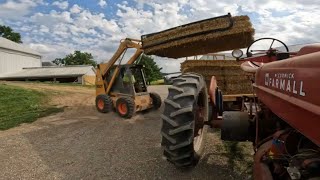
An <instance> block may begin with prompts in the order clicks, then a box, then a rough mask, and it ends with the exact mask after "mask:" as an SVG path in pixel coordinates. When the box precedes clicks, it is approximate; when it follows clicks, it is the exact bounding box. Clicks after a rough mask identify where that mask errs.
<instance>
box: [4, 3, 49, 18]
mask: <svg viewBox="0 0 320 180" xmlns="http://www.w3.org/2000/svg"><path fill="white" fill-rule="evenodd" d="M39 4H43V1H42V0H18V1H12V0H7V1H6V2H4V3H2V4H0V19H2V18H3V19H5V20H10V19H13V20H16V19H19V18H21V17H23V16H25V15H28V14H29V13H30V12H31V10H32V9H33V8H34V7H36V6H37V5H39Z"/></svg>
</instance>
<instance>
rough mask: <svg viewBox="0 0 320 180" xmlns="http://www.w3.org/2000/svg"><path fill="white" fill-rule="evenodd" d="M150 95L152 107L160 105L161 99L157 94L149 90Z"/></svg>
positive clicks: (156, 107)
mask: <svg viewBox="0 0 320 180" xmlns="http://www.w3.org/2000/svg"><path fill="white" fill-rule="evenodd" d="M150 97H151V99H152V104H153V109H154V110H156V109H159V108H160V107H161V104H162V100H161V97H160V95H159V94H157V93H154V92H151V93H150Z"/></svg>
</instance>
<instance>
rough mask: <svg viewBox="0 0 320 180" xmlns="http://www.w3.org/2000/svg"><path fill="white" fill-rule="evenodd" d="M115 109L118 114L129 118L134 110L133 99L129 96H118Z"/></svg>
mask: <svg viewBox="0 0 320 180" xmlns="http://www.w3.org/2000/svg"><path fill="white" fill-rule="evenodd" d="M116 109H117V113H118V114H119V116H121V117H124V118H128V119H129V118H131V117H132V116H133V114H134V112H135V103H134V100H133V99H132V98H129V97H120V98H119V99H118V100H117V102H116Z"/></svg>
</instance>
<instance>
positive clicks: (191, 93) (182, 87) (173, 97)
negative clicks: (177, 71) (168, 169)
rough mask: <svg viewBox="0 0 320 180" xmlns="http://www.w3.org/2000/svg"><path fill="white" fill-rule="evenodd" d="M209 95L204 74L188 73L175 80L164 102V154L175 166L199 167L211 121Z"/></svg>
mask: <svg viewBox="0 0 320 180" xmlns="http://www.w3.org/2000/svg"><path fill="white" fill-rule="evenodd" d="M208 114H209V113H208V94H207V88H206V84H205V81H204V79H203V77H202V76H201V75H198V74H193V73H187V74H183V75H181V76H180V77H178V78H176V79H174V81H173V85H172V86H171V87H169V94H168V97H167V99H165V100H164V112H163V114H162V115H161V119H162V128H161V135H162V142H161V145H162V147H163V153H164V156H165V157H166V159H167V160H168V161H169V162H171V163H173V164H174V165H175V166H176V167H182V168H184V167H192V166H194V165H196V164H197V163H198V161H199V159H200V156H201V154H202V152H203V151H202V150H203V145H204V138H205V133H206V131H207V126H205V125H204V124H205V122H206V121H208Z"/></svg>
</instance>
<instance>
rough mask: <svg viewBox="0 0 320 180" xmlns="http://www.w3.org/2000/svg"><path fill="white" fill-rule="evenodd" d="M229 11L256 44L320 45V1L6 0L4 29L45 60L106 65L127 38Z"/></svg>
mask: <svg viewBox="0 0 320 180" xmlns="http://www.w3.org/2000/svg"><path fill="white" fill-rule="evenodd" d="M228 12H230V13H231V15H233V16H237V15H248V16H249V17H250V19H251V22H252V23H253V27H254V28H255V38H256V39H257V38H262V37H273V38H277V39H280V40H281V41H283V42H285V43H286V44H287V45H294V44H305V43H313V42H320V41H319V40H320V33H319V32H318V31H319V29H320V21H319V19H320V5H319V1H318V0H219V1H216V0H175V1H172V0H162V1H159V0H127V1H120V0H69V1H64V0H56V1H55V0H0V24H2V25H6V26H10V27H11V28H13V30H14V31H16V32H19V33H20V34H21V35H22V41H23V43H24V44H25V45H27V46H29V47H30V48H32V49H34V50H36V51H38V52H39V53H41V54H42V55H43V61H52V60H54V59H55V58H62V57H64V56H65V55H67V54H70V53H72V52H73V51H75V50H80V51H85V52H89V53H91V54H92V55H93V56H94V58H95V60H97V61H98V62H102V61H106V60H108V59H109V58H110V57H111V56H112V55H113V53H114V52H115V51H116V49H117V47H118V45H119V41H120V40H121V39H124V38H126V37H130V38H136V39H139V38H140V37H141V35H143V34H148V33H153V32H158V31H161V30H165V29H168V28H171V27H175V26H178V25H182V24H185V23H190V22H194V21H197V20H202V19H207V18H212V17H216V16H221V15H225V14H227V13H228ZM155 59H156V62H157V64H158V65H159V66H161V67H163V72H176V71H179V67H180V63H181V62H182V61H183V60H172V59H170V60H168V59H159V58H158V57H155Z"/></svg>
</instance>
